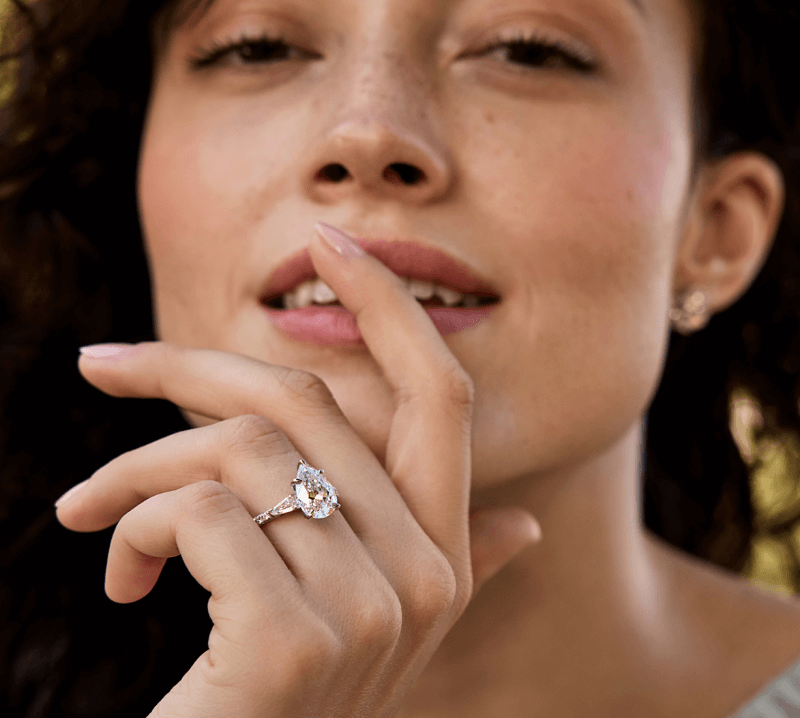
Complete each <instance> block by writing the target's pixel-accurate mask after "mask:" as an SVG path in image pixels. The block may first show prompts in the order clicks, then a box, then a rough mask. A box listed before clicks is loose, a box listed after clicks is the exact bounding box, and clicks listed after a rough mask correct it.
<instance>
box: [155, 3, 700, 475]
mask: <svg viewBox="0 0 800 718" xmlns="http://www.w3.org/2000/svg"><path fill="white" fill-rule="evenodd" d="M692 33H693V29H692V22H691V18H690V14H689V9H688V8H687V7H686V6H685V5H684V3H683V2H679V0H325V2H322V1H321V0H216V2H214V3H213V5H212V6H211V8H210V9H208V10H207V12H205V13H196V14H195V15H193V16H192V17H191V18H190V20H189V21H188V22H185V23H183V24H182V25H181V26H180V27H178V28H176V29H174V30H173V31H172V32H171V33H170V34H169V36H168V42H167V43H166V44H165V45H164V47H163V50H162V52H161V55H160V59H159V64H158V67H157V72H156V77H155V83H154V87H153V92H152V96H151V101H150V107H149V113H148V118H147V123H146V127H145V134H144V143H143V149H142V154H141V164H140V176H139V203H140V211H141V216H142V221H143V227H144V232H145V242H146V248H147V252H148V257H149V262H150V269H151V273H152V278H153V287H154V290H153V291H154V297H153V299H154V311H155V319H156V325H157V332H158V336H159V337H160V338H161V339H164V340H168V341H174V342H179V343H183V344H187V345H190V346H198V347H208V348H215V349H221V350H228V351H233V352H239V353H242V354H246V355H249V356H252V357H255V358H257V359H261V360H264V361H267V362H270V363H274V364H280V365H284V366H290V367H296V368H301V369H305V370H307V371H311V372H313V373H315V374H317V375H318V376H320V377H322V378H323V379H324V380H325V382H326V383H327V384H328V386H329V387H330V389H331V391H332V392H333V394H334V396H335V397H336V399H337V400H338V402H339V404H340V406H341V407H342V409H343V410H344V412H345V414H346V415H347V416H348V417H349V419H350V421H351V422H352V424H353V425H354V426H355V428H356V429H357V430H358V431H359V433H360V434H361V435H362V436H363V437H364V439H365V440H366V441H367V443H368V444H369V445H370V447H371V448H372V449H373V450H374V451H375V452H376V453H377V454H378V456H381V457H382V456H383V449H384V444H385V441H386V438H387V436H388V429H389V424H390V421H391V417H392V411H393V407H392V397H391V394H390V392H389V389H388V386H387V384H386V383H385V382H384V380H383V379H382V377H381V375H380V373H379V371H378V370H377V367H376V364H375V362H374V361H373V360H372V358H371V356H370V354H369V352H368V351H367V349H366V347H364V346H363V345H361V346H358V347H338V346H328V345H320V344H315V343H310V342H308V341H305V340H301V339H298V338H296V337H293V336H288V335H287V334H285V333H284V332H283V331H282V330H281V329H279V328H278V327H276V325H275V324H273V322H272V321H271V320H270V319H269V317H268V315H267V312H266V310H265V307H264V305H263V303H262V301H261V300H262V298H263V290H264V286H265V281H266V280H267V279H268V277H269V276H270V275H271V273H272V272H273V270H275V269H276V268H277V267H279V265H281V264H282V263H283V262H284V261H285V260H286V259H287V258H289V257H291V256H292V255H296V254H297V253H298V252H300V251H301V250H302V249H303V248H304V247H305V246H306V245H307V243H308V242H309V240H310V238H311V235H312V231H313V225H314V223H315V222H316V221H324V222H328V223H330V224H334V225H337V226H339V227H341V228H342V229H344V230H347V231H349V232H350V233H351V234H353V235H355V236H357V237H365V238H374V239H385V240H390V241H406V240H407V241H413V242H416V243H418V244H422V245H426V246H429V247H433V248H435V249H438V250H441V251H442V252H444V253H445V254H447V255H449V256H450V257H453V258H456V259H458V260H460V261H461V262H463V263H464V264H466V265H467V266H469V267H470V268H472V270H473V271H474V272H475V273H477V274H478V275H479V276H480V277H482V278H484V279H486V280H488V281H489V282H490V283H491V284H492V285H493V286H494V287H495V288H496V290H497V293H498V294H499V295H500V298H501V301H500V302H499V303H498V304H496V305H495V306H494V308H493V311H492V312H491V313H490V314H489V316H488V318H486V319H485V320H484V321H482V322H480V323H478V324H476V325H475V326H472V327H470V328H468V329H465V330H463V331H459V332H455V333H452V334H447V335H446V336H445V340H446V342H447V344H448V346H449V347H450V348H451V349H452V351H453V353H454V354H455V356H456V357H457V358H458V360H459V361H460V362H461V364H462V365H463V366H464V368H465V369H466V370H467V371H468V373H469V374H470V375H471V376H472V378H473V380H474V382H475V389H476V393H475V399H476V403H475V411H474V451H473V460H474V477H473V484H474V486H476V487H489V486H492V485H499V484H501V483H504V482H507V481H509V480H511V479H515V478H520V477H524V476H526V475H530V474H532V473H538V472H543V471H547V470H552V469H554V468H564V467H566V466H569V465H573V464H577V463H580V462H583V461H586V460H587V459H589V458H590V457H591V456H592V455H595V454H598V453H599V452H601V451H603V450H604V449H607V448H608V447H609V446H610V445H611V444H613V443H616V442H617V441H619V440H620V439H621V437H622V436H623V435H625V434H627V433H628V432H629V431H630V429H631V427H633V426H635V425H636V424H637V423H638V421H639V420H640V419H641V416H642V414H643V413H644V412H645V411H646V408H647V405H648V403H649V401H650V399H651V398H652V395H653V393H654V391H655V389H656V386H657V383H658V379H659V376H660V372H661V366H662V361H663V356H664V353H665V349H666V341H667V337H668V328H667V326H668V325H667V312H668V309H669V306H670V301H671V292H672V285H673V270H674V263H675V255H676V252H677V249H678V245H679V242H680V239H681V236H682V231H683V223H684V219H685V217H684V209H685V207H686V202H687V198H688V192H689V181H690V158H691V125H690V116H691V113H690V82H691V66H692V59H693V58H692V55H693V46H694V44H693V37H692ZM264 37H267V38H280V39H281V40H282V41H283V42H284V43H285V45H283V44H277V45H276V44H266V43H264V42H262V38H264ZM243 38H247V39H249V40H250V45H249V46H247V47H246V48H245V49H244V50H243V51H235V50H232V51H230V52H228V53H225V52H215V50H214V49H215V48H224V46H226V45H228V44H229V43H231V42H233V43H237V42H239V41H240V40H242V39H243ZM531 39H534V40H537V41H540V42H544V43H546V44H556V45H557V46H559V47H561V48H562V49H563V51H562V50H549V51H548V50H542V49H541V48H539V49H537V48H536V47H535V46H526V45H525V44H523V43H524V42H527V41H530V40H531ZM287 46H288V47H287ZM565 53H566V54H565ZM569 56H574V59H570V58H569ZM201 58H205V60H203V59H201ZM395 163H405V164H406V165H411V166H413V167H416V168H417V169H418V170H420V171H421V172H422V173H423V174H422V175H418V177H422V181H420V182H416V183H403V182H402V181H400V180H399V179H398V177H397V175H396V174H393V173H392V172H391V171H389V172H387V171H386V170H387V168H388V167H389V165H392V164H395ZM330 165H339V166H341V167H340V168H338V169H339V170H340V179H341V181H339V182H336V181H333V180H332V179H331V178H332V177H333V175H332V174H331V173H328V175H327V176H326V175H325V173H320V171H321V170H322V169H323V168H325V167H329V166H330ZM342 167H343V168H344V169H345V170H346V171H347V173H346V174H344V173H343V172H341V168H342ZM386 321H387V322H389V323H390V322H391V321H392V318H391V317H386ZM192 420H193V423H197V424H199V423H202V420H201V419H199V418H196V417H193V419H192ZM431 450H432V451H435V450H436V447H431Z"/></svg>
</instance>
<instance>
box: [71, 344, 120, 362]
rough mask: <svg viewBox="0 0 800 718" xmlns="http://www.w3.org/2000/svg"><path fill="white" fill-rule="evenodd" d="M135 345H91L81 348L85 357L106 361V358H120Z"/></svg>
mask: <svg viewBox="0 0 800 718" xmlns="http://www.w3.org/2000/svg"><path fill="white" fill-rule="evenodd" d="M132 346H133V344H91V345H89V346H86V347H81V348H80V353H81V354H82V355H83V356H86V357H91V358H92V359H104V358H106V357H111V356H118V355H120V354H123V353H124V352H126V351H127V350H128V349H130V348H131V347H132Z"/></svg>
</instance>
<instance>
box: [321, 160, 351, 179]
mask: <svg viewBox="0 0 800 718" xmlns="http://www.w3.org/2000/svg"><path fill="white" fill-rule="evenodd" d="M349 174H350V173H349V172H348V171H347V168H346V167H345V166H344V165H340V164H338V163H337V164H330V165H325V166H324V167H323V168H322V169H321V170H320V171H319V172H317V179H321V180H323V181H324V182H341V181H342V180H344V179H346V178H347V177H348V175H349Z"/></svg>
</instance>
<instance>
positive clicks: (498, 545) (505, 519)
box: [469, 506, 542, 595]
mask: <svg viewBox="0 0 800 718" xmlns="http://www.w3.org/2000/svg"><path fill="white" fill-rule="evenodd" d="M469 529H470V547H471V553H472V579H473V595H474V594H475V593H477V592H478V590H479V589H480V588H481V586H483V584H484V583H486V581H488V580H489V579H490V578H491V577H492V576H494V575H495V574H496V573H497V572H498V571H499V570H500V569H501V568H503V566H505V565H506V564H507V563H508V562H509V561H511V559H512V558H514V556H516V555H517V554H518V553H519V552H520V551H522V549H524V548H525V547H526V546H531V545H533V544H535V543H538V542H539V541H540V540H541V538H542V529H541V526H539V522H538V521H537V520H536V519H535V518H533V516H531V515H530V514H529V513H528V512H527V511H525V510H524V509H521V508H517V507H514V506H507V507H502V508H492V509H479V510H478V511H475V512H474V513H472V514H471V515H470V518H469Z"/></svg>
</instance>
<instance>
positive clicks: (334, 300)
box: [264, 277, 500, 309]
mask: <svg viewBox="0 0 800 718" xmlns="http://www.w3.org/2000/svg"><path fill="white" fill-rule="evenodd" d="M405 281H406V283H407V284H408V288H409V291H410V292H411V294H412V295H413V296H414V297H415V298H416V299H417V300H418V301H419V302H420V303H421V304H422V305H423V306H431V307H449V308H453V309H462V308H463V309H475V308H479V307H486V306H490V305H492V304H496V303H497V302H499V301H500V299H499V297H496V296H492V295H488V294H465V293H462V292H458V291H456V290H455V289H451V288H450V287H444V286H442V285H439V284H435V283H434V282H429V281H425V280H422V279H405ZM264 303H265V304H266V305H267V306H268V307H269V308H270V309H304V308H306V307H331V306H341V303H340V302H339V298H338V297H337V296H336V293H335V292H334V291H333V290H332V289H331V288H330V287H329V286H328V285H327V284H326V283H325V282H324V281H322V279H320V278H319V277H317V278H315V279H308V280H306V281H304V282H301V283H300V284H298V285H297V286H296V287H295V288H294V289H292V290H290V291H288V292H286V293H284V294H281V295H278V296H274V297H271V298H267V299H265V300H264Z"/></svg>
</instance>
